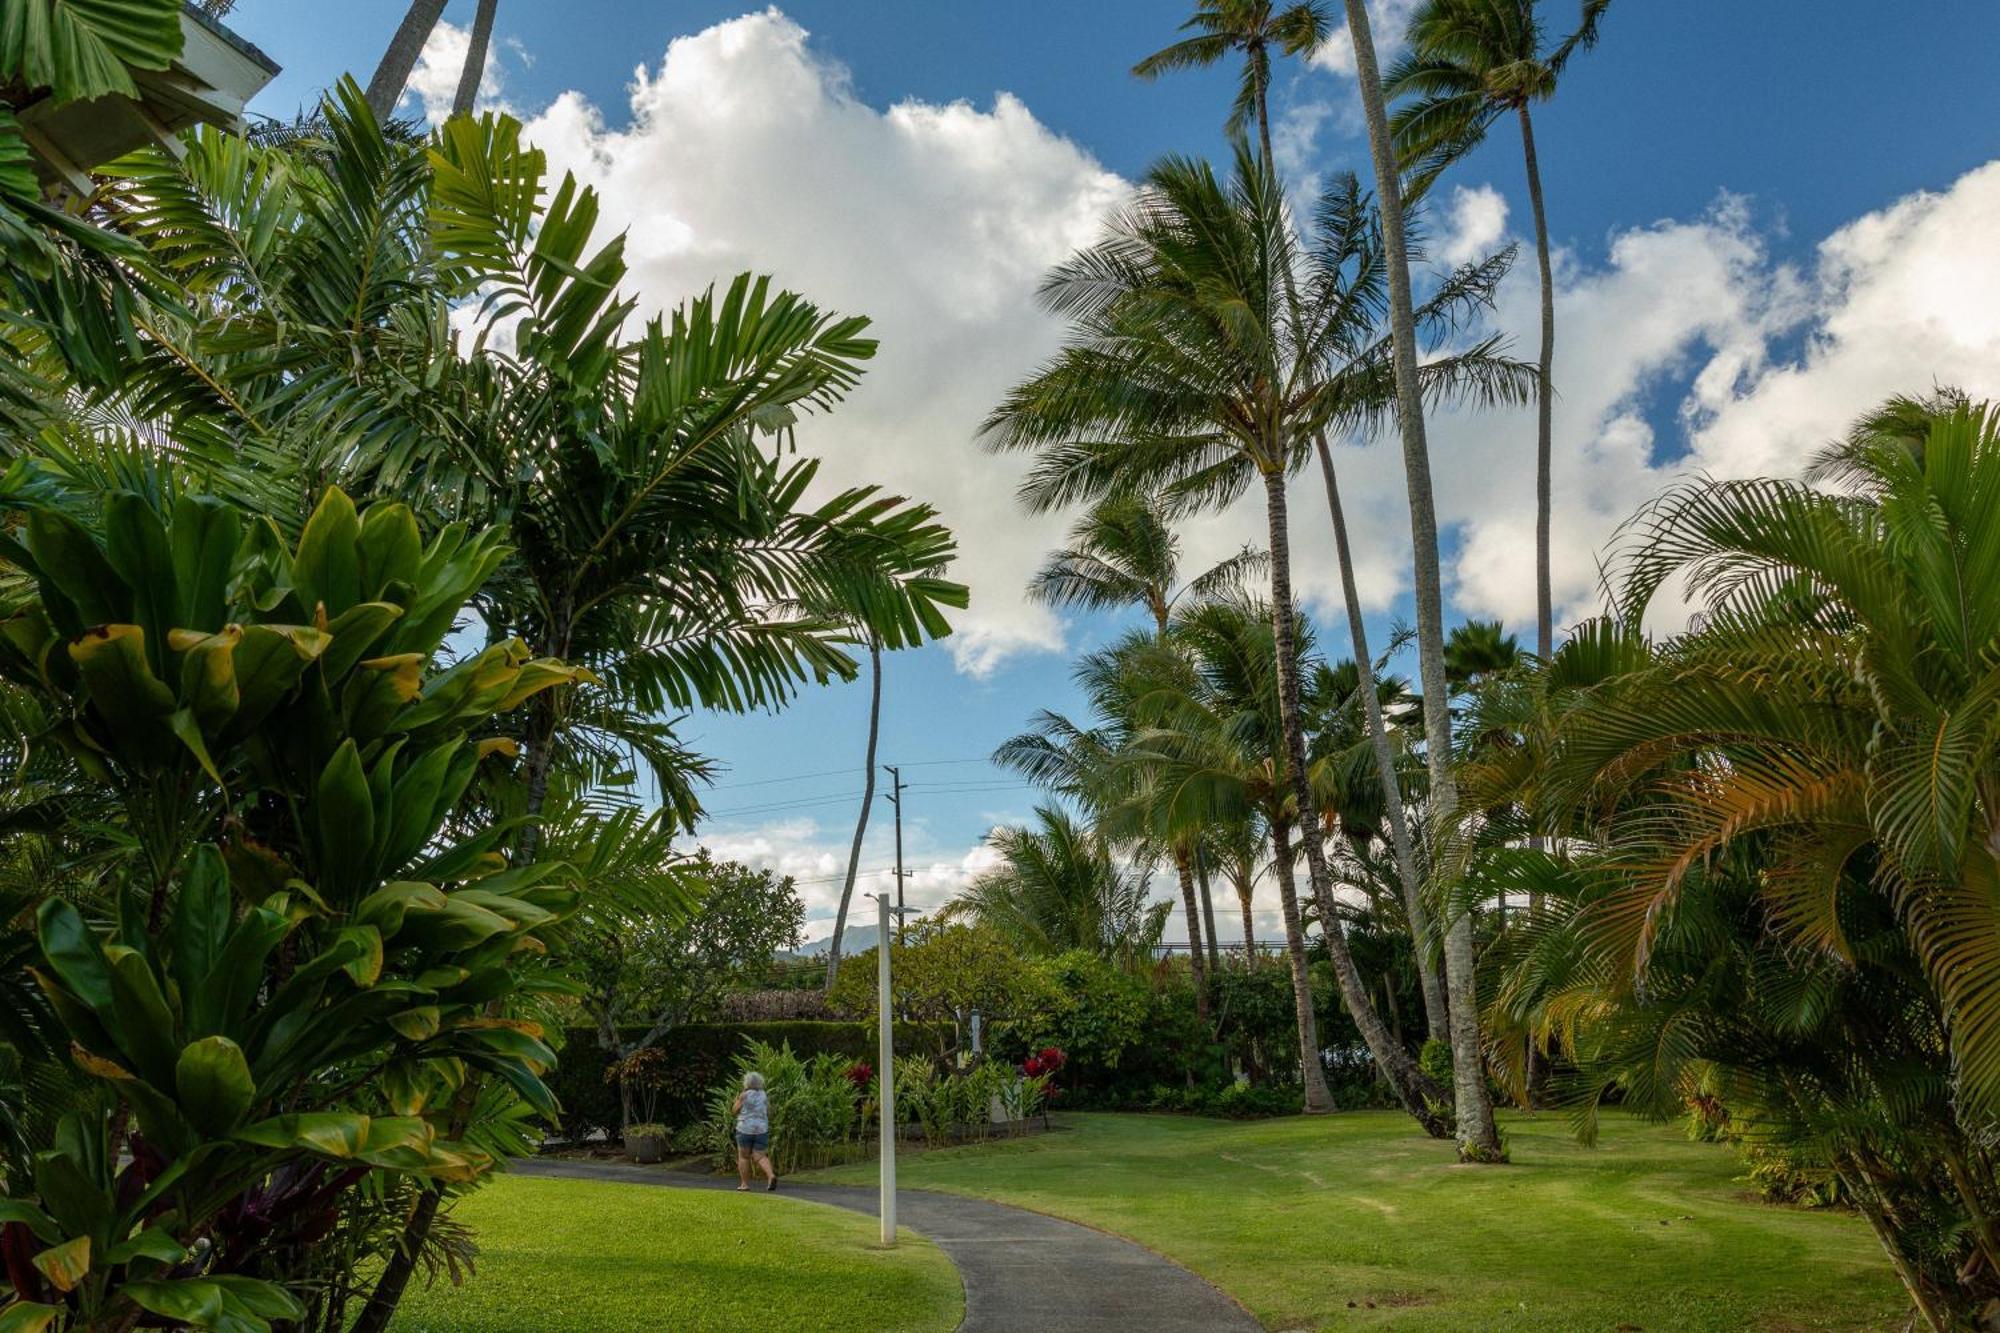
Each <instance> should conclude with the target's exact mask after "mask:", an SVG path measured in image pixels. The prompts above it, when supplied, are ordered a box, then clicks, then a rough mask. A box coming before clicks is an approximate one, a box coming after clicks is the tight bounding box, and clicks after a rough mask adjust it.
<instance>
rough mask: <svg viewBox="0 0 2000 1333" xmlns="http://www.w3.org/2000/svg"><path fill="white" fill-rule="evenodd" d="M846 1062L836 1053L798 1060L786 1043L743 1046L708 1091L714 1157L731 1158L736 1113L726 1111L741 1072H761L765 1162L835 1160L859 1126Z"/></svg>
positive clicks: (798, 1164)
mask: <svg viewBox="0 0 2000 1333" xmlns="http://www.w3.org/2000/svg"><path fill="white" fill-rule="evenodd" d="M849 1068H851V1062H850V1061H847V1060H844V1059H842V1058H841V1057H840V1056H837V1055H830V1054H821V1055H815V1056H811V1057H805V1058H802V1057H800V1056H798V1055H795V1054H793V1052H792V1048H791V1045H790V1044H789V1043H784V1044H781V1045H778V1046H775V1047H773V1046H767V1045H765V1044H764V1043H763V1042H760V1041H750V1042H748V1043H746V1044H745V1046H744V1049H743V1053H742V1054H741V1055H738V1056H737V1057H736V1075H737V1076H736V1077H735V1078H733V1079H731V1080H730V1081H728V1082H726V1083H723V1084H721V1085H720V1086H718V1087H717V1088H715V1089H714V1091H713V1092H712V1093H711V1094H710V1097H709V1110H708V1123H709V1128H710V1135H711V1140H710V1141H711V1143H712V1145H713V1147H714V1148H715V1150H716V1155H717V1160H718V1162H719V1163H721V1164H722V1165H723V1166H725V1167H727V1166H731V1165H733V1164H734V1163H735V1160H736V1138H735V1135H736V1115H735V1112H734V1111H733V1110H732V1109H731V1108H732V1106H733V1105H734V1104H735V1101H736V1094H737V1093H739V1092H741V1091H742V1090H743V1077H742V1076H743V1075H744V1074H747V1073H751V1072H753V1071H754V1072H756V1073H759V1074H762V1075H763V1076H764V1094H765V1096H766V1097H767V1098H768V1099H769V1103H770V1125H771V1164H772V1165H773V1166H774V1167H776V1168H777V1169H778V1170H779V1171H781V1172H789V1171H798V1170H803V1169H806V1168H809V1167H815V1166H826V1165H828V1164H829V1163H832V1162H835V1161H838V1160H840V1157H841V1154H842V1150H843V1149H845V1148H847V1147H848V1146H849V1145H850V1144H852V1143H853V1142H854V1140H855V1134H856V1131H858V1130H859V1129H860V1128H861V1117H860V1109H861V1107H860V1102H861V1095H860V1094H859V1093H858V1091H857V1089H856V1088H855V1086H854V1084H853V1082H852V1081H851V1080H850V1079H849V1078H848V1077H847V1071H848V1070H849Z"/></svg>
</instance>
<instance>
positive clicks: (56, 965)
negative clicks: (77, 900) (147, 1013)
mask: <svg viewBox="0 0 2000 1333" xmlns="http://www.w3.org/2000/svg"><path fill="white" fill-rule="evenodd" d="M36 934H37V936H38V937H39V939H40V941H41V946H42V957H44V958H46V959H47V960H48V963H49V967H50V968H51V969H52V970H54V972H55V974H56V976H58V977H59V978H61V979H62V983H63V985H65V986H67V987H69V989H70V990H71V991H73V992H75V994H76V997H77V998H78V999H80V1000H82V1001H83V1002H84V1003H85V1004H86V1005H89V1006H90V1007H91V1008H92V1009H94V1010H96V1011H97V1013H98V1014H99V1015H100V1016H102V1017H103V1018H106V1019H109V1018H110V1016H111V966H110V964H109V963H107V962H105V961H104V949H103V946H102V945H100V944H99V943H98V939H97V935H96V932H94V931H92V930H91V929H90V927H88V926H86V925H85V924H84V922H83V917H82V916H81V915H79V914H78V912H77V910H76V908H74V907H72V906H71V905H70V904H69V903H68V902H67V901H65V900H64V899H61V898H51V899H49V900H48V901H47V902H45V903H43V904H42V905H41V908H40V909H39V911H38V912H37V913H36Z"/></svg>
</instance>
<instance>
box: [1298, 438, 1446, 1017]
mask: <svg viewBox="0 0 2000 1333" xmlns="http://www.w3.org/2000/svg"><path fill="white" fill-rule="evenodd" d="M1313 446H1314V448H1315V449H1317V450H1318V451H1319V470H1320V475H1321V476H1323V477H1324V478H1325V479H1326V509H1327V514H1328V515H1329V516H1330V517H1331V518H1332V519H1333V544H1334V551H1335V554H1336V556H1337V558H1338V560H1339V562H1340V591H1341V593H1342V595H1343V596H1344V597H1345V598H1346V600H1347V632H1348V634H1349V635H1350V637H1352V639H1353V640H1354V668H1355V674H1356V679H1357V681H1358V682H1359V686H1360V690H1361V709H1362V712H1363V714H1364V715H1365V716H1366V717H1367V720H1368V740H1369V743H1370V744H1371V745H1372V746H1373V747H1374V750H1375V776H1376V778H1377V780H1378V781H1379V782H1380V784H1381V788H1382V809H1383V811H1384V812H1385V814H1386V816H1387V818H1388V821H1389V845H1390V847H1391V849H1392V850H1393V851H1394V852H1395V854H1396V879H1397V882H1398V883H1399V885H1400V886H1401V888H1402V890H1403V912H1404V915H1405V916H1407V917H1408V919H1409V923H1410V939H1411V941H1412V942H1413V943H1414V944H1415V946H1416V949H1415V952H1416V964H1417V981H1418V984H1419V987H1420V988H1421V990H1422V991H1423V996H1424V1024H1425V1027H1426V1029H1427V1030H1428V1033H1429V1035H1430V1036H1431V1037H1433V1038H1434V1039H1436V1040H1438V1041H1448V1040H1450V1037H1451V1017H1450V1010H1449V1009H1448V1008H1447V1007H1446V1004H1445V998H1444V982H1443V980H1442V979H1441V978H1440V977H1439V976H1438V974H1437V968H1435V967H1434V966H1432V965H1431V960H1430V958H1431V923H1430V913H1429V912H1427V911H1425V910H1424V896H1423V881H1422V879H1421V878H1420V877H1419V876H1418V874H1417V854H1416V848H1415V847H1414V846H1413V845H1412V844H1411V842H1410V821H1409V819H1408V818H1407V817H1406V816H1405V815H1404V813H1403V787H1402V784H1401V783H1400V782H1398V781H1397V780H1396V756H1395V753H1394V752H1393V751H1392V750H1391V749H1390V748H1389V727H1388V724H1387V723H1386V722H1384V721H1383V718H1382V701H1381V699H1380V698H1378V697H1377V696H1376V693H1375V660H1374V658H1373V657H1371V656H1370V655H1369V652H1368V626H1367V624H1366V623H1365V622H1364V621H1363V620H1362V618H1361V594H1360V591H1359V590H1358V589H1357V588H1356V587H1355V586H1354V555H1353V552H1352V551H1351V550H1350V549H1349V547H1348V545H1347V515H1346V514H1345V512H1343V510H1342V509H1341V504H1340V483H1339V481H1338V480H1337V479H1336V478H1335V475H1334V471H1333V451H1332V450H1330V449H1328V448H1327V445H1326V435H1325V434H1324V433H1322V434H1320V435H1319V436H1317V437H1315V439H1314V440H1313Z"/></svg>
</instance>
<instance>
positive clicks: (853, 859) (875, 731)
mask: <svg viewBox="0 0 2000 1333" xmlns="http://www.w3.org/2000/svg"><path fill="white" fill-rule="evenodd" d="M868 678H869V682H870V684H869V691H868V757H867V759H866V760H865V761H864V762H863V763H862V780H861V813H860V814H859V815H857V816H855V819H854V841H853V843H852V844H850V845H849V847H848V849H847V879H846V880H845V881H844V882H843V883H842V884H841V886H840V911H839V912H837V913H835V915H834V918H833V941H832V943H830V944H828V945H827V947H826V989H827V993H828V994H832V992H833V978H834V974H835V973H837V972H838V971H840V941H841V937H842V936H844V935H845V934H846V933H847V905H848V904H849V903H850V902H852V901H853V900H854V879H855V876H857V875H859V874H860V873H861V839H862V838H863V837H864V836H866V835H867V833H868V812H869V811H870V810H872V809H874V808H875V741H876V738H877V736H878V735H879V734H880V732H881V728H882V641H881V640H880V639H878V638H876V637H875V636H874V635H873V634H870V635H869V636H868ZM876 943H877V944H880V943H881V941H879V940H878V941H876Z"/></svg>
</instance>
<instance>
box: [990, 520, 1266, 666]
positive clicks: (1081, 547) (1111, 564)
mask: <svg viewBox="0 0 2000 1333" xmlns="http://www.w3.org/2000/svg"><path fill="white" fill-rule="evenodd" d="M1180 563H1181V561H1180V538H1179V537H1178V536H1177V535H1176V534H1175V533H1174V530H1173V527H1172V525H1171V524H1170V523H1169V521H1168V514H1167V512H1166V506H1165V505H1164V504H1162V503H1161V501H1160V498H1159V497H1158V496H1156V495H1144V494H1112V495H1107V496H1105V497H1104V498H1103V499H1101V500H1099V501H1098V502H1097V503H1096V504H1093V505H1092V506H1091V507H1090V508H1089V510H1088V511H1086V512H1085V514H1084V515H1083V517H1082V518H1080V519H1078V520H1077V522H1076V524H1075V525H1074V526H1073V527H1071V528H1070V532H1069V542H1068V544H1067V545H1066V546H1064V547H1063V548H1062V549H1061V550H1059V551H1056V552H1055V553H1054V554H1052V555H1051V556H1050V557H1049V558H1048V560H1047V562H1046V563H1044V564H1043V566H1042V568H1041V569H1040V570H1039V571H1038V572H1037V573H1036V574H1035V577H1034V578H1033V579H1032V580H1031V581H1030V582H1029V584H1028V595H1029V596H1031V597H1033V598H1035V599H1036V600H1037V601H1041V602H1045V603H1047V604H1048V605H1050V606H1061V607H1074V608H1076V609H1078V610H1085V611H1114V610H1120V609H1123V608H1125V607H1129V606H1141V607H1144V608H1145V610H1146V614H1147V615H1149V616H1151V617H1152V620H1153V625H1154V628H1155V629H1156V630H1157V631H1158V632H1159V633H1161V634H1165V633H1166V632H1167V620H1168V618H1169V617H1170V616H1171V615H1172V614H1173V612H1174V608H1175V607H1176V606H1178V605H1179V604H1180V602H1181V601H1182V599H1184V598H1195V599H1201V598H1207V597H1214V596H1216V595H1218V594H1221V593H1224V592H1228V591H1230V590H1231V589H1234V588H1237V587H1239V586H1241V584H1242V583H1243V581H1244V579H1246V578H1247V577H1249V576H1250V575H1251V574H1253V573H1256V572H1261V570H1262V569H1263V567H1264V565H1265V563H1266V561H1265V557H1264V555H1263V553H1262V552H1259V551H1255V550H1252V549H1249V548H1245V549H1244V550H1243V551H1242V552H1241V553H1240V554H1237V555H1234V556H1231V557H1230V558H1229V559H1227V560H1224V561H1222V562H1221V563H1220V564H1217V565H1216V566H1215V567H1214V568H1212V569H1209V570H1208V571H1206V572H1205V573H1202V574H1200V575H1198V576H1197V577H1195V578H1193V579H1190V580H1188V581H1186V582H1185V583H1183V582H1182V581H1181V577H1180Z"/></svg>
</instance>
